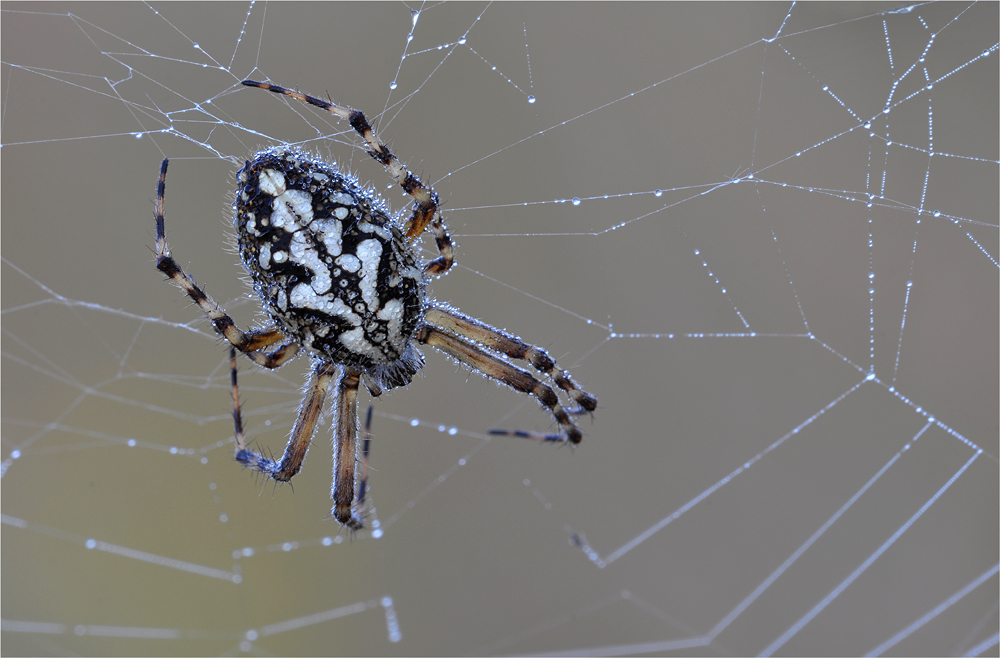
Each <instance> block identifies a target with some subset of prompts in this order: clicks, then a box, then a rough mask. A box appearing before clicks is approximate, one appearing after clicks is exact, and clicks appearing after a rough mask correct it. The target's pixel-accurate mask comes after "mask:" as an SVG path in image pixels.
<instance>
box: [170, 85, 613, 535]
mask: <svg viewBox="0 0 1000 658" xmlns="http://www.w3.org/2000/svg"><path fill="white" fill-rule="evenodd" d="M243 84H244V85H246V86H248V87H257V88H260V89H265V90H267V91H271V92H274V93H276V94H281V95H284V96H289V97H291V98H295V99H297V100H300V101H303V102H305V103H308V104H310V105H314V106H316V107H319V108H321V109H324V110H326V111H328V112H330V113H332V114H335V115H337V116H338V117H340V118H342V119H346V120H347V121H348V122H350V124H351V126H352V127H353V128H354V130H355V131H357V132H358V134H359V135H361V137H362V138H363V139H364V141H365V142H366V143H367V146H368V148H369V150H368V154H369V155H371V157H373V158H374V159H375V160H377V161H378V162H380V163H381V164H382V165H383V166H384V167H385V169H386V171H387V172H388V174H389V175H390V176H391V177H392V178H393V180H395V181H396V182H397V183H398V184H399V185H400V187H402V189H403V191H404V192H406V193H407V194H408V195H410V196H411V197H413V201H414V203H413V207H412V212H411V214H410V216H409V217H407V218H406V220H405V221H404V222H402V225H401V226H400V225H397V222H396V221H395V220H394V219H392V217H391V215H390V213H389V210H388V208H387V207H386V206H385V204H384V203H383V202H382V200H381V199H380V198H379V197H378V195H377V194H376V193H375V192H374V191H373V190H371V189H369V188H365V187H362V186H361V185H360V184H359V183H358V181H357V179H356V178H355V177H354V176H352V175H350V174H345V173H343V172H341V171H340V170H339V169H338V168H337V166H336V165H335V164H327V163H324V162H321V161H319V160H317V159H314V158H312V157H310V156H309V155H307V154H305V153H303V152H301V151H298V150H296V149H293V148H289V147H286V146H278V147H274V148H270V149H266V150H263V151H260V152H259V153H257V154H256V155H255V156H254V157H253V160H251V161H249V162H246V163H245V164H244V166H243V168H242V169H240V171H239V172H238V174H237V187H236V198H235V200H234V202H233V207H234V217H233V226H234V228H235V229H236V243H237V247H238V249H239V254H240V259H241V261H242V263H243V266H244V267H245V268H246V271H247V273H249V275H250V279H251V281H252V283H253V287H254V290H255V291H256V292H257V295H258V296H259V297H260V301H261V304H262V307H263V310H264V312H265V313H266V314H267V315H268V316H269V318H270V324H269V325H268V326H265V327H262V328H255V329H251V330H250V331H246V332H244V331H242V330H241V329H239V327H237V326H236V323H235V322H234V321H233V319H232V318H231V317H229V315H228V314H227V313H226V312H225V311H224V310H223V309H222V308H221V307H220V306H219V305H218V304H217V303H216V302H214V301H213V300H212V298H211V297H209V296H208V295H207V294H206V293H205V292H203V291H202V290H201V288H199V287H198V284H197V283H195V281H194V279H193V278H191V276H189V275H188V274H187V273H186V272H184V270H183V269H181V267H180V265H178V264H177V262H176V261H175V260H174V259H173V257H172V256H171V255H170V249H169V248H168V247H167V242H166V237H165V233H164V217H163V210H164V190H165V187H166V176H167V160H166V159H165V160H164V161H163V163H162V165H161V167H160V177H159V184H158V186H157V190H156V209H155V212H156V268H157V269H158V270H160V272H162V273H163V274H165V275H166V276H167V277H168V278H169V280H170V281H172V282H173V283H174V284H176V285H177V286H178V287H180V288H181V289H182V290H183V291H184V292H185V293H187V295H188V296H189V297H190V298H191V299H192V300H194V302H195V303H196V304H197V305H198V306H199V307H200V308H201V310H202V311H204V313H205V315H206V316H208V319H209V320H210V321H211V323H212V326H213V327H214V328H215V331H216V332H218V333H219V334H221V335H222V336H223V337H224V338H225V339H226V340H227V341H228V342H229V344H230V346H231V347H230V360H231V371H232V388H233V418H234V423H235V435H236V436H235V438H236V461H238V462H240V463H241V464H243V465H244V466H246V467H249V468H252V469H254V470H255V471H258V472H260V473H263V474H264V475H266V476H267V477H270V478H272V479H274V480H276V481H278V482H287V481H289V480H291V479H292V477H293V476H294V475H295V474H296V473H298V472H299V469H301V468H302V463H303V460H304V459H305V456H306V452H307V451H308V449H309V444H310V442H311V441H312V438H313V434H314V433H315V430H316V424H317V421H318V419H319V417H320V414H321V412H322V409H323V403H324V401H325V399H326V396H327V393H328V392H329V390H330V389H331V388H332V389H333V407H334V422H333V432H334V434H333V448H334V450H333V487H332V491H331V497H332V498H333V501H334V504H333V509H332V514H333V516H334V518H336V519H337V521H339V522H340V523H341V524H343V525H345V526H347V527H348V528H350V529H354V530H356V529H359V528H361V527H362V525H363V523H362V521H361V518H360V517H359V516H358V514H357V513H355V508H354V499H355V492H354V488H355V477H356V475H355V470H356V462H357V450H358V417H357V405H358V387H359V385H360V383H361V382H364V384H365V387H366V388H367V389H368V392H369V393H370V394H371V395H372V396H373V397H378V396H380V395H381V394H382V393H384V392H387V391H390V390H392V389H394V388H399V387H404V386H406V385H408V384H409V383H410V382H411V381H412V380H413V376H414V375H415V374H416V373H417V372H418V371H419V370H420V368H421V367H423V365H424V357H423V355H422V354H421V353H420V351H419V350H418V349H417V344H420V345H429V346H431V347H433V348H436V349H438V350H440V351H442V352H444V353H445V354H447V355H448V356H450V357H452V358H453V359H455V360H457V361H458V362H460V363H463V364H465V365H467V366H469V367H470V368H472V369H473V370H477V371H479V372H480V373H482V374H483V375H485V376H486V377H488V378H490V379H492V380H494V381H497V382H500V383H502V384H506V385H507V386H510V387H511V388H513V389H514V390H516V391H520V392H522V393H527V394H530V395H533V396H535V397H536V398H537V399H538V401H539V403H541V405H542V406H543V407H544V408H545V409H546V410H548V412H549V413H550V414H552V416H553V417H554V418H555V420H556V422H557V423H558V424H559V427H560V432H559V433H558V434H537V433H530V432H506V431H499V432H496V431H495V432H494V433H508V434H512V435H514V436H521V437H525V438H530V439H535V440H540V441H549V442H558V443H570V444H577V443H579V442H580V439H581V437H582V434H581V432H580V429H579V427H577V425H576V423H575V422H574V421H573V418H572V417H571V416H572V415H576V414H580V413H584V412H592V411H593V410H594V409H595V408H596V407H597V398H595V397H594V396H593V395H591V394H590V393H587V392H586V391H584V390H582V389H581V388H580V387H579V386H578V385H577V384H576V382H574V381H573V379H572V377H570V375H569V373H568V372H566V371H565V370H560V369H559V368H557V367H556V363H555V361H554V360H553V359H552V358H551V357H550V356H549V355H548V353H546V351H545V350H543V349H541V348H539V347H535V346H534V345H529V344H527V343H524V342H522V341H521V340H520V339H519V338H517V337H516V336H514V335H512V334H509V333H507V332H506V331H503V330H501V329H497V328H496V327H492V326H490V325H488V324H485V323H483V322H480V321H479V320H477V319H475V318H472V317H469V316H468V315H465V314H463V313H461V312H459V311H458V310H456V309H454V308H452V307H451V306H449V305H447V304H444V303H441V302H437V301H434V300H432V299H429V298H428V296H427V286H428V282H429V280H430V279H431V278H434V277H437V276H440V275H441V274H444V273H445V272H447V271H448V269H449V268H451V266H452V265H453V264H454V253H453V252H454V245H453V243H452V240H451V237H450V236H449V235H448V230H447V228H446V227H445V224H444V220H443V218H442V216H441V210H440V204H439V201H438V196H437V194H436V193H435V192H434V190H433V189H431V188H430V187H427V186H426V185H424V184H423V183H422V182H420V180H419V179H418V178H417V177H416V176H415V175H413V173H412V172H410V171H408V170H407V169H406V168H405V167H404V166H403V164H402V163H401V162H400V161H399V159H398V158H396V156H395V155H393V154H392V152H391V151H390V150H389V149H388V148H387V147H386V145H385V144H383V143H382V141H381V140H380V139H379V137H378V136H377V135H376V134H375V132H374V131H373V130H372V128H371V126H370V125H369V123H368V120H367V119H366V118H365V115H364V114H362V113H361V112H359V111H357V110H353V109H350V108H348V107H343V106H340V105H336V104H334V103H333V102H332V101H325V100H322V99H319V98H315V97H313V96H308V95H305V94H301V93H299V92H296V91H292V90H290V89H286V88H284V87H279V86H277V85H272V84H269V83H265V82H254V81H253V80H244V81H243ZM425 230H430V232H431V234H432V235H433V236H434V240H435V242H436V243H437V249H438V253H439V255H438V256H437V257H436V258H434V259H432V260H430V261H428V262H425V263H422V262H421V259H420V258H419V257H418V253H417V250H416V247H415V246H414V243H415V241H416V240H417V238H419V237H420V236H421V234H422V233H424V231H425ZM237 351H239V352H242V353H243V354H244V355H246V356H247V357H248V358H249V359H250V360H251V361H253V362H254V363H256V364H257V365H259V366H261V367H264V368H270V369H273V368H280V367H281V366H282V365H284V364H286V363H288V362H289V361H290V360H291V359H293V358H294V357H295V356H296V355H297V354H298V353H299V352H306V353H308V354H309V356H310V358H311V361H312V373H311V375H310V377H309V381H308V384H307V385H306V393H305V397H304V398H303V400H302V403H301V405H300V407H299V411H298V417H297V418H296V420H295V424H294V426H293V428H292V431H291V436H290V437H289V439H288V445H287V446H286V447H285V452H284V453H283V454H282V456H281V458H280V459H277V460H274V459H270V458H268V457H265V456H264V455H263V454H261V453H257V452H254V451H253V450H251V449H250V448H248V447H247V442H246V438H245V437H244V434H243V425H242V420H241V414H240V403H239V390H238V387H237V381H236V352H237ZM513 359H519V360H522V361H526V362H527V363H528V364H530V365H531V366H532V367H533V368H534V369H535V370H536V371H538V372H539V373H540V374H541V378H539V377H536V376H535V375H533V374H532V373H531V372H529V371H528V370H525V369H523V368H520V367H518V366H516V365H514V364H513V363H512V360H513ZM546 381H550V382H552V383H554V384H555V386H556V387H557V388H558V389H560V390H561V391H563V393H564V394H565V395H566V397H567V398H568V399H570V400H572V402H573V403H575V405H577V406H576V407H573V408H569V409H567V408H566V407H564V406H563V405H562V404H561V403H560V398H559V395H557V394H556V392H555V391H554V390H553V388H552V386H550V385H549V384H548V383H546ZM364 453H365V454H364V463H363V465H362V466H363V473H362V477H361V482H360V484H359V496H358V497H359V499H360V498H363V496H364V491H365V486H366V482H365V479H366V477H367V469H366V468H365V467H366V466H367V455H368V451H367V446H365V450H364Z"/></svg>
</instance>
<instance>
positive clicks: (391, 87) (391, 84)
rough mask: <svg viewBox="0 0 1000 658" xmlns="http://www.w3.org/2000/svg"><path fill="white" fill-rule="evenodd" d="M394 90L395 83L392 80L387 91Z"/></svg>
mask: <svg viewBox="0 0 1000 658" xmlns="http://www.w3.org/2000/svg"><path fill="white" fill-rule="evenodd" d="M395 88H396V81H395V80H393V81H392V82H390V83H389V89H395Z"/></svg>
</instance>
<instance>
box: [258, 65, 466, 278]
mask: <svg viewBox="0 0 1000 658" xmlns="http://www.w3.org/2000/svg"><path fill="white" fill-rule="evenodd" d="M242 84H244V85H245V86H247V87H256V88H258V89H265V90H267V91H270V92H273V93H275V94H280V95H282V96H288V97H289V98H294V99H296V100H299V101H302V102H303V103H308V104H310V105H313V106H315V107H318V108H320V109H322V110H326V111H327V112H330V113H331V114H335V115H337V116H338V117H340V118H341V119H345V120H346V121H347V122H348V123H350V124H351V127H352V128H354V130H355V131H356V132H357V133H358V134H359V135H361V138H362V139H364V140H365V143H367V144H368V147H369V150H368V155H370V156H372V158H374V159H375V160H377V161H378V162H379V163H381V164H382V166H384V167H385V170H386V172H388V174H389V175H390V176H392V179H393V180H395V181H396V182H397V183H399V186H400V187H402V188H403V191H404V192H406V193H407V194H409V195H410V196H411V197H413V201H414V204H413V213H412V214H411V215H410V217H409V218H408V219H407V220H406V223H405V224H404V233H405V234H406V237H407V239H408V240H409V241H410V242H413V240H415V239H416V238H418V237H420V235H421V234H422V233H423V232H424V230H425V229H427V228H430V231H431V233H432V234H433V235H434V241H435V243H436V244H437V248H438V252H439V253H440V254H441V255H440V256H438V257H437V258H435V259H434V260H432V261H429V262H428V263H427V264H426V265H424V272H426V273H427V274H429V275H432V276H436V275H440V274H444V273H445V272H447V271H448V270H449V269H450V268H451V266H452V265H453V264H454V263H455V244H454V243H453V242H452V240H451V236H450V235H448V228H447V227H446V226H445V224H444V218H443V217H441V202H440V199H439V198H438V195H437V193H436V192H434V190H433V189H431V188H429V187H427V186H426V185H424V184H423V183H422V182H421V181H420V179H419V178H417V177H416V175H414V173H413V172H411V171H410V170H409V169H407V168H406V167H405V166H404V165H403V163H402V162H400V161H399V158H397V157H396V156H395V155H394V154H393V153H392V151H390V150H389V147H387V146H386V145H385V143H384V142H382V140H381V139H379V136H378V135H376V134H375V131H374V130H373V129H372V127H371V125H370V124H369V123H368V119H366V118H365V115H364V113H362V112H361V111H360V110H355V109H353V108H350V107H344V106H342V105H337V104H336V103H332V102H330V101H325V100H323V99H322V98H316V97H315V96H310V95H309V94H303V93H301V92H298V91H295V90H293V89H288V88H287V87H280V86H278V85H273V84H271V83H269V82H257V81H255V80H244V81H243V83H242Z"/></svg>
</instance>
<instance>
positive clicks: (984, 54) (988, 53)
mask: <svg viewBox="0 0 1000 658" xmlns="http://www.w3.org/2000/svg"><path fill="white" fill-rule="evenodd" d="M989 56H990V51H989V48H987V49H986V50H984V51H983V57H989Z"/></svg>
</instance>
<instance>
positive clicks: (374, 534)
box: [372, 528, 382, 539]
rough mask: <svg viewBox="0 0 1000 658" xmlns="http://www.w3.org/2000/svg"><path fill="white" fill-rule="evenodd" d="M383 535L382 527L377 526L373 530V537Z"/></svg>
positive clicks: (376, 537)
mask: <svg viewBox="0 0 1000 658" xmlns="http://www.w3.org/2000/svg"><path fill="white" fill-rule="evenodd" d="M381 536H382V529H381V528H377V529H375V530H372V537H374V538H375V539H378V538H379V537H381Z"/></svg>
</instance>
